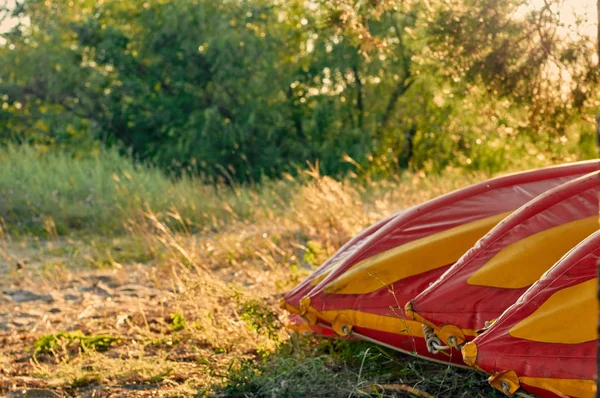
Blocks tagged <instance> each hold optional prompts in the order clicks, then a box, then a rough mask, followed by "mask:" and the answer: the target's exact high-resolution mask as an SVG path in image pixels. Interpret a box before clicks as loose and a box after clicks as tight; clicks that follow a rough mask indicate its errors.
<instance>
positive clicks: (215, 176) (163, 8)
mask: <svg viewBox="0 0 600 398" xmlns="http://www.w3.org/2000/svg"><path fill="white" fill-rule="evenodd" d="M346 3H347V1H346V0H343V1H339V2H324V3H318V2H305V1H301V0H292V1H286V2H276V1H273V0H244V1H236V2H221V1H212V0H200V1H191V0H181V1H177V2H174V1H168V0H131V1H127V2H114V1H107V2H102V3H100V2H90V1H87V0H76V1H73V2H50V3H48V2H44V1H42V0H23V1H22V2H19V4H20V5H19V6H18V7H15V8H14V9H13V10H12V14H13V16H14V17H16V18H22V19H26V20H27V21H28V23H26V24H21V25H19V26H18V27H17V28H15V29H13V30H12V31H10V32H7V33H4V34H0V144H2V143H4V144H6V143H9V142H17V143H29V144H38V145H47V146H52V147H58V148H60V149H68V150H69V151H71V152H72V153H75V154H76V155H78V156H81V155H82V154H87V153H90V152H94V151H98V150H99V148H101V147H103V146H114V147H117V148H126V149H127V150H131V151H132V155H133V157H134V158H135V159H137V160H141V161H143V162H144V163H151V164H155V165H158V166H159V167H160V168H162V169H163V170H169V171H170V172H173V173H175V174H177V175H182V174H200V175H201V177H202V178H203V179H208V180H212V181H224V182H227V183H229V184H234V183H235V182H237V181H246V182H252V181H259V180H261V178H262V177H263V176H265V175H266V176H279V175H281V174H282V173H284V172H291V173H294V172H295V171H296V168H297V167H298V166H300V167H304V165H305V163H306V161H307V160H308V161H310V162H311V163H314V162H315V161H316V160H317V159H318V160H319V161H320V162H319V165H320V168H321V172H322V173H325V174H336V175H339V174H341V173H346V172H349V171H354V172H357V173H359V174H366V175H369V176H377V177H386V176H388V175H390V173H394V172H396V171H397V170H398V169H405V168H407V167H413V168H417V169H424V170H427V171H434V172H438V171H441V170H444V169H445V168H446V167H448V166H462V167H466V168H470V169H475V170H486V171H498V170H501V169H503V168H504V167H506V166H507V165H508V164H511V162H512V161H513V160H514V159H515V158H523V157H536V156H546V157H557V158H559V159H566V158H572V157H573V156H572V154H573V153H575V154H576V155H577V154H578V153H579V152H580V151H581V149H580V148H579V147H578V142H579V136H580V134H581V133H582V132H583V133H585V130H589V129H590V127H589V126H587V125H585V124H583V123H582V120H584V119H583V117H584V116H587V115H589V113H590V112H594V111H595V110H596V109H597V108H598V106H597V105H598V102H597V99H596V98H594V93H595V92H596V91H597V90H595V87H596V86H595V85H596V83H597V72H596V69H597V68H596V66H595V64H594V63H593V58H592V54H593V43H592V41H591V40H589V38H577V39H572V38H566V37H565V36H561V35H557V34H553V32H555V31H556V30H557V29H562V27H561V26H560V25H561V22H560V21H559V20H558V19H557V17H556V15H555V13H553V12H550V11H551V10H550V9H541V10H534V11H532V12H531V13H530V14H529V15H527V16H526V17H524V18H516V17H514V14H515V9H516V8H517V7H518V6H519V4H521V1H517V0H514V1H513V0H511V1H507V2H500V3H499V2H497V1H489V0H452V1H439V0H433V1H427V2H423V1H418V0H414V1H408V2H403V3H401V4H396V3H395V2H381V4H377V5H372V6H368V5H367V6H361V7H357V5H356V4H354V3H351V4H350V3H349V4H346ZM360 4H362V3H360ZM0 13H1V10H0ZM553 71H554V72H553ZM563 76H570V78H569V79H566V78H563ZM343 159H346V160H349V159H350V161H343Z"/></svg>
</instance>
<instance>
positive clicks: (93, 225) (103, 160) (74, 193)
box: [0, 146, 291, 235]
mask: <svg viewBox="0 0 600 398" xmlns="http://www.w3.org/2000/svg"><path fill="white" fill-rule="evenodd" d="M0 170H2V172H0V217H1V218H3V219H4V221H5V222H6V223H7V224H8V226H9V228H10V229H11V232H12V233H13V234H22V233H24V232H33V233H35V234H42V235H52V234H59V235H63V234H67V233H69V232H72V231H88V232H93V233H94V234H102V235H108V234H114V233H121V232H123V231H124V227H125V222H126V221H127V219H128V218H131V217H134V216H138V215H140V214H141V213H142V212H144V211H145V210H147V209H152V211H153V212H156V213H159V214H167V213H168V212H170V211H173V210H174V209H177V212H178V214H179V215H181V220H180V221H179V222H180V223H181V224H182V225H184V226H185V227H187V228H195V229H203V228H207V227H208V228H211V227H212V228H217V227H219V226H222V225H224V224H226V223H228V222H231V221H232V220H234V219H238V218H249V217H251V216H252V215H253V214H254V209H255V208H257V206H256V204H257V203H256V200H258V198H260V201H261V202H264V203H261V205H262V207H270V208H276V207H277V205H278V203H277V202H278V201H280V200H283V199H285V196H286V195H285V193H286V192H291V191H290V190H289V189H287V186H288V185H289V183H286V182H284V181H280V182H272V183H266V184H263V185H262V186H261V188H260V189H258V188H257V189H240V188H239V187H235V186H234V187H219V189H216V188H215V187H212V186H208V185H206V184H203V183H202V182H201V181H200V180H199V179H195V178H189V177H183V178H180V179H178V180H177V181H174V180H173V179H171V178H169V177H168V176H166V175H164V174H163V173H162V172H161V171H160V170H158V169H156V168H153V167H149V166H142V165H139V164H136V163H135V162H133V161H132V159H130V158H128V157H126V156H122V155H120V154H118V153H117V151H115V150H105V151H102V152H100V153H98V154H90V155H89V156H86V157H73V156H71V155H69V154H67V153H62V152H57V151H47V150H44V149H39V148H34V147H29V146H8V147H4V148H0ZM259 207H261V206H259Z"/></svg>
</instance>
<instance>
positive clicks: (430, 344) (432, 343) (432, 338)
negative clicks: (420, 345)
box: [422, 325, 450, 354]
mask: <svg viewBox="0 0 600 398" xmlns="http://www.w3.org/2000/svg"><path fill="white" fill-rule="evenodd" d="M422 326H423V336H424V337H425V342H426V344H427V351H429V352H430V353H432V354H437V353H439V352H440V351H446V350H449V349H450V346H447V345H443V344H442V342H441V341H440V339H439V337H437V335H436V334H435V332H434V331H433V329H432V328H431V327H429V326H427V325H422Z"/></svg>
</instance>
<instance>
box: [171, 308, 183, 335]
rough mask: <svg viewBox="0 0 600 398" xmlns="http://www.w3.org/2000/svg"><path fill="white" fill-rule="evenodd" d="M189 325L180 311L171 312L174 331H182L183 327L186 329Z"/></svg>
mask: <svg viewBox="0 0 600 398" xmlns="http://www.w3.org/2000/svg"><path fill="white" fill-rule="evenodd" d="M186 326H187V323H186V321H185V317H184V316H183V314H180V313H179V312H175V313H173V314H171V324H170V327H171V330H172V331H174V332H180V331H182V330H183V329H185V328H186Z"/></svg>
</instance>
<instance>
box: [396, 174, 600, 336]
mask: <svg viewBox="0 0 600 398" xmlns="http://www.w3.org/2000/svg"><path fill="white" fill-rule="evenodd" d="M599 195H600V172H598V171H596V172H594V173H590V174H588V175H586V176H583V177H580V178H578V179H575V180H573V181H570V182H567V183H565V184H563V185H561V186H559V187H557V188H554V189H552V190H550V191H548V192H546V193H544V194H542V195H540V196H539V197H537V198H535V199H534V200H532V201H530V202H529V203H527V204H526V205H524V206H523V207H521V208H519V209H518V210H517V211H516V212H514V213H513V214H512V215H511V216H509V217H507V218H506V219H505V220H503V221H502V223H500V224H499V225H498V226H497V227H495V228H494V229H493V230H492V231H490V232H489V233H488V234H487V235H486V236H485V237H483V238H482V239H481V240H480V241H479V242H478V243H477V245H475V247H473V248H472V249H471V250H470V251H469V252H467V253H466V254H465V255H464V256H463V257H462V258H461V259H460V260H459V261H458V262H457V263H456V264H455V265H454V266H453V267H452V268H450V269H449V270H448V271H447V272H446V273H445V274H444V275H443V276H442V277H441V278H439V279H438V280H437V281H436V282H435V283H434V284H432V285H431V286H430V287H429V288H427V289H426V290H424V291H423V292H422V293H421V294H419V295H418V296H416V297H415V298H414V299H413V300H411V301H410V302H409V303H408V304H407V305H406V312H407V315H408V316H409V317H410V318H411V319H413V320H416V321H419V322H422V323H424V324H426V325H427V326H429V327H431V328H432V329H433V332H434V335H435V337H437V338H438V339H439V340H441V341H442V342H443V344H445V345H446V346H452V347H455V348H457V347H459V346H460V345H462V344H463V343H465V342H466V341H469V340H472V339H473V338H474V337H475V336H476V335H477V330H478V329H482V328H484V327H485V326H486V324H488V323H489V322H491V321H493V320H495V319H496V318H497V317H498V316H500V314H502V312H504V311H505V310H506V309H507V308H508V307H510V306H511V305H512V304H514V303H515V301H516V300H517V299H518V298H519V297H520V296H521V295H522V294H523V293H524V292H525V291H526V290H527V289H528V288H529V287H530V286H531V285H532V284H533V283H535V282H537V280H538V279H539V278H540V277H541V276H542V274H544V273H545V272H546V271H547V270H548V269H549V268H550V267H552V266H553V265H554V264H555V263H556V262H557V261H558V260H559V259H560V258H561V257H562V256H563V255H564V254H565V253H567V252H568V251H569V250H571V249H572V248H573V247H575V246H576V245H577V244H578V243H579V242H581V241H582V240H583V239H585V238H586V237H587V236H589V235H590V234H592V233H593V232H595V231H596V230H598V210H599V209H598V197H599Z"/></svg>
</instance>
